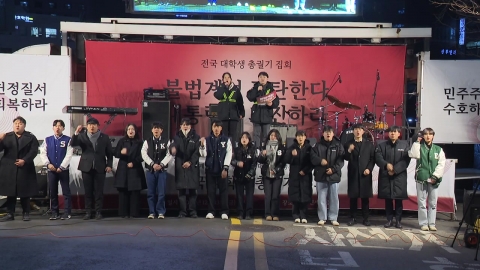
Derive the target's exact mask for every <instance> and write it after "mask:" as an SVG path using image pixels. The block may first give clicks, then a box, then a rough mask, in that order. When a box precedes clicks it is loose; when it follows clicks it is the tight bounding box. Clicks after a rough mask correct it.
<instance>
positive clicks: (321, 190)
mask: <svg viewBox="0 0 480 270" xmlns="http://www.w3.org/2000/svg"><path fill="white" fill-rule="evenodd" d="M316 184H317V195H318V199H317V204H318V208H317V214H318V219H320V220H323V221H327V220H330V221H337V218H338V209H339V206H340V205H339V202H338V183H328V182H317V183H316ZM327 198H328V206H329V207H328V212H327Z"/></svg>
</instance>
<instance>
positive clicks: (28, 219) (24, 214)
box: [23, 212, 30, 221]
mask: <svg viewBox="0 0 480 270" xmlns="http://www.w3.org/2000/svg"><path fill="white" fill-rule="evenodd" d="M23 221H30V213H27V212H25V213H23Z"/></svg>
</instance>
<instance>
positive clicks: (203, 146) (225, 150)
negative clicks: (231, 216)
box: [200, 120, 232, 220]
mask: <svg viewBox="0 0 480 270" xmlns="http://www.w3.org/2000/svg"><path fill="white" fill-rule="evenodd" d="M200 156H202V157H206V159H205V174H206V176H207V196H208V214H207V217H206V218H207V219H212V218H214V217H215V196H216V191H217V187H218V191H219V193H220V203H221V208H222V209H221V214H222V219H224V220H227V219H228V179H227V176H228V168H229V167H230V162H231V161H232V142H231V141H230V139H229V138H228V137H227V136H225V135H223V134H222V121H220V120H214V121H213V124H212V134H211V135H210V136H208V137H207V138H206V139H205V138H202V139H201V140H200Z"/></svg>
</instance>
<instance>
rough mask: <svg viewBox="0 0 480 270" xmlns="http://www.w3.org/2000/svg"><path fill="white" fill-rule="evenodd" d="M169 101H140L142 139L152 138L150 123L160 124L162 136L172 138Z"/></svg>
mask: <svg viewBox="0 0 480 270" xmlns="http://www.w3.org/2000/svg"><path fill="white" fill-rule="evenodd" d="M170 116H171V114H170V101H168V100H143V101H142V137H143V139H145V138H147V137H149V136H152V123H153V122H162V124H163V132H162V135H164V136H165V135H167V136H168V138H169V139H170V138H172V134H170V132H171V127H170V118H171V117H170Z"/></svg>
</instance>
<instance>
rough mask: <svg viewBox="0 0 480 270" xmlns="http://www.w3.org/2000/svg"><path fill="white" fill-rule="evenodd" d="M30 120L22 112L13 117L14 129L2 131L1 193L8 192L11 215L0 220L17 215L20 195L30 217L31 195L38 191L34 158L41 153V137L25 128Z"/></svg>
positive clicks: (28, 218)
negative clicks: (16, 209)
mask: <svg viewBox="0 0 480 270" xmlns="http://www.w3.org/2000/svg"><path fill="white" fill-rule="evenodd" d="M26 125H27V121H26V120H25V118H23V117H21V116H18V117H16V118H15V119H13V132H8V133H2V134H0V152H1V151H3V157H2V159H1V160H0V175H1V177H0V195H2V196H7V202H6V203H5V204H6V207H7V215H5V216H4V217H2V218H1V219H0V221H10V220H14V219H15V205H16V204H17V197H20V202H21V204H22V209H23V221H29V220H30V197H32V196H35V195H36V194H38V184H37V173H36V171H35V164H34V163H33V159H34V158H35V157H36V156H37V153H38V140H37V138H36V137H35V135H33V134H32V133H30V132H28V131H25V126H26Z"/></svg>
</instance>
